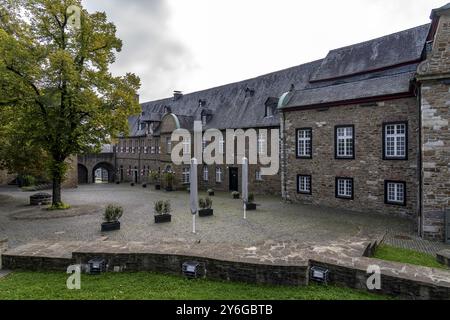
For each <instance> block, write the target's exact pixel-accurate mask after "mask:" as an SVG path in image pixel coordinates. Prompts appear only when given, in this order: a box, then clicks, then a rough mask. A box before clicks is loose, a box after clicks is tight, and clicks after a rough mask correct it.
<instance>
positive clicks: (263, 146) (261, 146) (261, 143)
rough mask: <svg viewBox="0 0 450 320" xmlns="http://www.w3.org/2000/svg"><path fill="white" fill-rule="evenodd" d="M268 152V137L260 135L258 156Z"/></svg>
mask: <svg viewBox="0 0 450 320" xmlns="http://www.w3.org/2000/svg"><path fill="white" fill-rule="evenodd" d="M265 151H266V137H265V134H263V133H259V134H258V154H264V153H265Z"/></svg>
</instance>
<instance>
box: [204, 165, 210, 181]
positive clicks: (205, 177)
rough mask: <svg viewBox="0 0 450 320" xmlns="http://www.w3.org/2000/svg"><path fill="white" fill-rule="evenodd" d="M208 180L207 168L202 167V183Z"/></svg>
mask: <svg viewBox="0 0 450 320" xmlns="http://www.w3.org/2000/svg"><path fill="white" fill-rule="evenodd" d="M208 179H209V171H208V166H203V181H208Z"/></svg>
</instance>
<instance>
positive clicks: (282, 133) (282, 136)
mask: <svg viewBox="0 0 450 320" xmlns="http://www.w3.org/2000/svg"><path fill="white" fill-rule="evenodd" d="M290 94H291V91H288V92H285V93H283V95H282V96H281V97H280V99H279V100H278V106H277V109H278V110H280V112H281V113H282V118H281V125H280V140H281V147H282V163H281V197H282V199H283V200H287V199H288V193H287V172H286V171H287V152H286V114H285V113H284V110H283V107H284V106H286V104H287V102H288V100H289V99H288V98H290Z"/></svg>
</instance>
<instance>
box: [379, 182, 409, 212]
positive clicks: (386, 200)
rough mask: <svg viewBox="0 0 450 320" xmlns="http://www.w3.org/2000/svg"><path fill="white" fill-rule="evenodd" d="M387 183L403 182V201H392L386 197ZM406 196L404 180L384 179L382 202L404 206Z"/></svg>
mask: <svg viewBox="0 0 450 320" xmlns="http://www.w3.org/2000/svg"><path fill="white" fill-rule="evenodd" d="M388 183H398V184H403V202H392V201H389V199H388ZM406 197H407V192H406V181H401V180H384V203H385V204H389V205H393V206H400V207H405V206H406Z"/></svg>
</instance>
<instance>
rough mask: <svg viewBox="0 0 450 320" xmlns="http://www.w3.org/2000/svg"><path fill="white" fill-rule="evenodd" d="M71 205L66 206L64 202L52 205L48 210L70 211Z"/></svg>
mask: <svg viewBox="0 0 450 320" xmlns="http://www.w3.org/2000/svg"><path fill="white" fill-rule="evenodd" d="M70 208H71V207H70V204H66V203H63V202H59V203H57V204H54V205H51V206H50V207H48V208H47V210H49V211H55V210H68V209H70Z"/></svg>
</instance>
